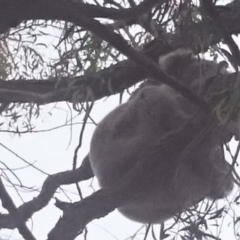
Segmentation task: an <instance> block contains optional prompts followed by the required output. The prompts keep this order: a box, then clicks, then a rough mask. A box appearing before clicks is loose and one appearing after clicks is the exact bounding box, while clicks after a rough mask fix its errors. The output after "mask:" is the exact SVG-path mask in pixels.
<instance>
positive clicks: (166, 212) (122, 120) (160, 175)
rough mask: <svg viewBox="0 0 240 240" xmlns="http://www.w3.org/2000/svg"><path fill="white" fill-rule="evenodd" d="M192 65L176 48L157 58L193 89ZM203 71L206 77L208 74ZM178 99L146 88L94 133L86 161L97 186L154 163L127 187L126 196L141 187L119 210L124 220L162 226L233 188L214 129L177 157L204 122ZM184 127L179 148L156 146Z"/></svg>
mask: <svg viewBox="0 0 240 240" xmlns="http://www.w3.org/2000/svg"><path fill="white" fill-rule="evenodd" d="M175 64H176V66H179V65H178V64H183V65H184V68H185V69H186V71H187V72H188V73H186V72H184V70H183V67H180V68H179V69H175V67H174V66H175ZM185 64H186V66H185ZM197 64H199V63H198V62H197V60H196V59H195V58H193V57H192V56H190V53H189V52H188V51H187V50H186V51H183V50H177V51H175V52H173V53H170V54H167V55H165V56H163V57H161V58H160V59H159V65H160V67H161V68H162V69H164V71H166V72H167V73H169V74H171V73H173V76H174V77H175V78H178V77H179V78H180V80H181V81H184V79H185V76H186V77H187V74H190V73H191V72H192V73H193V74H195V76H196V77H195V78H193V86H194V85H197V84H198V83H197V82H195V83H194V81H195V80H196V79H198V78H199V75H198V71H197V70H198V68H197ZM208 64H209V71H211V72H214V71H215V70H214V71H213V69H212V68H211V67H210V65H211V64H212V65H213V66H214V67H216V69H217V65H216V63H212V62H207V65H208ZM198 67H199V66H198ZM174 69H175V70H177V71H174ZM207 69H208V68H207ZM180 71H182V72H180ZM203 73H204V75H206V76H207V77H209V76H210V75H211V74H212V73H205V72H203ZM191 76H192V75H191ZM196 81H197V80H196ZM186 84H187V83H186ZM194 87H195V86H194ZM182 99H183V97H182V96H181V95H180V94H177V93H176V92H175V91H174V90H173V89H172V88H170V87H168V86H167V85H165V84H145V85H143V86H142V87H140V88H139V89H138V90H137V91H136V92H135V93H134V94H133V96H132V97H131V98H130V99H129V100H128V101H127V102H126V103H124V104H122V105H120V106H118V107H117V108H116V109H114V110H113V111H112V112H110V113H109V114H108V115H107V116H106V117H105V118H103V120H102V121H101V122H100V123H99V124H98V126H97V127H96V129H95V132H94V134H93V136H92V140H91V145H90V152H89V161H90V163H91V167H92V169H93V173H94V175H95V176H96V177H97V179H98V181H99V185H100V187H101V188H109V187H114V184H117V182H118V181H119V180H121V178H122V177H123V176H124V175H125V174H126V173H127V172H128V171H130V170H134V166H135V165H136V164H137V163H138V162H139V161H154V162H156V164H155V165H153V167H152V169H146V171H145V172H144V174H142V176H141V178H139V179H138V181H137V182H134V183H129V193H131V191H133V187H134V186H136V185H138V186H140V187H141V188H140V189H141V191H138V192H134V197H133V198H129V200H127V201H126V202H125V203H124V204H123V205H122V206H120V207H119V208H118V210H119V211H120V212H121V213H122V214H123V215H124V216H126V217H127V218H129V219H132V220H134V221H137V222H142V223H161V222H163V221H165V220H167V219H169V218H171V217H173V216H174V215H176V214H179V213H181V212H183V211H184V210H186V209H187V208H189V207H191V206H193V205H194V204H196V203H198V202H199V201H201V200H202V199H204V198H210V199H217V198H223V197H225V196H227V195H228V194H229V193H230V191H231V190H232V188H233V176H232V174H231V171H230V165H229V164H228V163H227V162H226V160H225V158H224V152H223V147H222V142H221V141H220V138H219V136H218V134H217V131H216V130H215V129H213V130H211V131H210V133H208V134H207V135H205V136H204V138H203V139H201V140H200V141H199V142H198V144H197V145H195V146H193V149H191V150H190V152H189V154H187V155H186V156H185V157H182V156H183V152H184V151H185V150H186V149H187V148H188V146H189V144H190V143H191V141H192V140H193V139H194V137H195V136H192V134H191V132H190V131H191V130H188V128H187V127H186V126H188V124H190V122H192V123H191V124H193V125H194V127H195V128H196V129H199V132H200V131H201V129H203V128H204V124H207V121H205V120H204V118H203V120H201V121H198V120H196V119H193V116H192V111H191V110H188V108H186V105H185V103H184V104H183V101H182ZM183 126H185V127H186V128H185V129H186V131H189V136H191V137H192V138H193V139H191V138H184V137H182V138H180V139H179V145H180V146H181V147H182V146H183V149H179V147H178V146H170V145H169V144H168V145H165V144H164V141H163V142H162V146H163V147H164V149H167V152H168V154H167V155H166V154H165V152H166V151H163V148H162V147H158V145H157V144H156V143H158V142H159V141H160V139H161V137H163V136H167V135H168V134H169V133H174V131H176V130H177V129H179V128H181V127H183ZM153 147H154V148H153ZM153 149H154V151H153ZM132 172H133V173H134V171H132Z"/></svg>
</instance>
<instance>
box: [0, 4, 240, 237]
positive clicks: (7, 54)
mask: <svg viewBox="0 0 240 240" xmlns="http://www.w3.org/2000/svg"><path fill="white" fill-rule="evenodd" d="M239 11H240V3H239V1H238V0H235V1H232V2H230V3H228V4H227V3H226V1H207V0H201V1H195V0H185V1H182V0H170V1H169V0H143V1H140V0H106V1H101V0H93V1H90V0H86V1H81V0H51V1H49V0H35V1H31V0H21V1H20V0H0V33H1V35H0V37H1V43H0V78H1V80H0V103H1V106H0V112H1V118H0V131H1V132H2V133H4V132H9V133H12V134H13V135H11V136H14V137H16V136H15V134H17V135H19V136H22V135H23V134H28V133H31V132H41V131H40V130H39V127H38V126H39V125H41V124H42V123H43V122H46V121H47V122H48V121H49V122H51V119H52V118H53V119H54V114H55V115H57V116H59V115H58V114H59V112H61V113H63V112H64V113H63V118H64V123H63V124H62V125H61V126H58V124H55V122H54V121H53V124H52V125H51V127H52V129H55V128H61V127H67V126H69V125H70V126H71V127H73V126H75V125H77V124H79V121H78V119H79V118H78V117H79V115H80V117H81V122H80V124H81V125H82V127H81V131H80V137H79V143H78V144H77V146H75V152H74V157H73V160H72V162H73V169H72V171H64V172H61V173H56V174H53V175H51V176H48V178H47V179H46V181H45V182H44V184H43V187H42V190H41V191H38V192H37V195H36V198H34V199H33V200H30V201H29V202H25V203H22V205H21V206H19V207H16V206H15V204H14V203H13V201H12V199H11V198H10V197H9V195H8V193H7V191H6V189H5V188H6V186H7V182H8V183H10V185H11V186H13V187H14V188H15V189H16V192H17V194H18V195H21V190H25V191H26V189H27V187H26V186H25V185H24V184H22V183H21V181H20V180H19V182H18V178H19V177H18V176H16V178H15V180H16V179H17V180H16V181H17V182H18V183H16V182H15V181H11V180H10V179H9V177H8V174H6V171H10V172H11V173H12V174H13V175H14V176H15V174H16V173H15V171H14V166H11V168H9V167H8V166H4V167H3V168H2V169H1V171H2V176H3V179H4V181H3V182H0V183H1V184H0V198H1V200H2V206H3V207H4V208H5V209H7V211H8V213H7V214H0V228H7V229H14V228H17V229H18V231H19V232H20V234H21V235H22V236H23V238H24V239H26V240H28V239H35V238H34V236H33V234H32V233H31V231H30V230H29V228H28V227H27V226H26V223H25V222H26V221H27V220H28V219H29V218H31V216H32V215H33V214H34V213H35V212H37V211H40V210H42V209H43V208H44V207H45V206H46V205H47V204H48V203H49V201H50V200H51V199H52V198H53V196H54V194H55V192H56V190H57V189H59V190H60V191H61V192H63V193H65V191H64V189H63V188H62V187H61V185H63V184H72V183H76V182H79V181H82V180H85V179H89V178H90V177H92V173H90V172H89V171H87V170H86V169H88V168H87V167H86V166H85V165H84V164H83V165H82V167H79V168H77V165H78V163H77V156H78V152H79V149H80V148H81V146H82V142H84V138H83V133H84V131H85V128H86V125H88V124H96V122H95V119H94V118H92V111H94V109H95V108H97V106H98V102H97V100H99V99H103V98H104V97H110V96H112V95H115V94H119V98H120V102H121V101H122V98H123V97H125V96H126V94H125V93H126V92H127V94H128V93H129V94H131V92H132V91H133V88H134V86H136V85H137V84H138V83H140V82H142V81H143V80H145V79H149V78H150V79H152V78H155V79H156V78H157V79H161V81H162V82H163V83H166V84H168V85H169V86H171V87H173V88H174V89H175V90H176V91H177V92H179V93H180V94H182V95H183V96H184V97H185V98H187V99H188V100H190V101H191V102H192V103H193V104H195V105H196V106H197V107H198V108H200V109H201V110H203V111H205V110H206V109H205V107H204V105H203V104H202V101H201V100H199V98H198V97H197V96H195V95H194V94H192V93H191V92H190V91H188V88H187V87H186V86H185V87H183V86H182V85H181V84H179V83H178V82H177V81H176V79H172V78H168V77H167V76H166V75H165V74H164V73H161V71H160V70H159V69H158V67H157V65H156V62H157V59H158V57H159V56H160V55H162V54H165V53H168V52H170V51H171V50H174V49H177V48H189V49H191V50H192V51H193V52H194V53H195V54H196V55H197V54H200V55H201V54H204V53H207V55H208V56H210V58H211V59H214V60H215V61H219V60H225V61H227V62H228V63H229V65H230V66H231V67H232V70H233V72H235V71H236V70H237V69H238V66H239V63H240V54H239V48H238V44H237V43H238V40H236V39H235V36H237V34H239V33H240V26H239V24H238V23H239V21H240V16H239ZM235 40H236V41H235ZM229 79H230V80H229ZM236 79H237V78H236V77H235V75H234V74H229V77H228V80H229V81H228V82H227V83H229V82H230V83H231V84H232V83H234V86H235V88H234V89H232V88H231V89H230V85H231V84H230V83H229V84H226V87H224V88H222V89H220V90H221V94H219V95H218V96H217V97H216V100H215V102H216V104H215V108H214V111H215V114H216V117H217V118H218V119H219V121H220V122H221V123H222V124H223V123H224V124H225V123H226V122H228V121H230V120H232V119H231V118H233V117H234V120H236V116H238V111H239V107H238V99H239V81H238V80H236ZM231 86H232V85H231ZM218 93H219V91H218ZM219 96H221V99H219ZM76 119H77V120H76ZM78 127H79V125H78ZM46 131H47V130H46ZM8 150H9V149H8ZM55 151H57V150H55ZM226 151H228V154H229V155H230V161H231V163H232V166H233V172H234V176H235V178H236V181H237V182H239V177H238V174H237V171H236V169H235V167H236V161H237V156H238V152H239V146H238V147H237V150H236V151H235V153H232V152H233V151H232V149H230V147H229V145H228V144H227V145H226ZM3 164H5V163H3ZM25 164H27V166H32V164H31V163H28V162H25ZM5 167H6V169H7V170H6V169H5ZM39 171H40V170H39ZM3 183H4V184H3ZM76 186H77V187H76V189H77V191H76V189H75V188H74V191H75V193H77V194H78V195H80V196H82V195H81V191H80V188H79V186H78V185H77V184H76ZM28 190H29V189H28ZM30 190H31V191H33V192H34V191H37V190H36V189H34V188H32V189H30ZM106 196H107V197H106ZM118 196H119V195H117V192H116V190H115V191H113V190H109V191H107V192H104V191H98V192H96V193H95V194H93V195H92V196H90V197H88V198H85V199H84V200H82V202H81V203H80V205H78V204H79V203H78V204H76V205H77V206H78V207H79V208H77V210H76V209H74V208H72V205H71V206H70V207H69V205H68V204H67V203H63V202H60V201H57V203H56V205H57V207H58V208H60V209H61V210H63V212H64V213H66V212H67V214H65V215H67V217H69V216H70V219H71V221H75V222H77V223H78V224H75V225H74V226H72V225H71V224H68V225H67V224H65V225H64V224H63V222H61V221H59V222H58V223H57V224H56V226H55V227H53V229H52V231H51V233H50V234H49V237H48V239H60V240H61V239H74V238H75V237H76V236H77V235H78V234H79V232H81V231H85V233H86V228H85V226H86V224H87V223H89V222H90V221H91V220H93V219H95V218H99V217H102V216H105V215H106V214H108V213H109V212H111V211H113V210H114V209H115V208H117V207H118V206H119V205H118V204H120V200H119V199H120V198H119V199H118V198H117V197H118ZM106 198H107V199H108V200H107V201H105V200H106ZM239 198H240V195H239V191H237V190H236V191H235V192H234V194H233V195H231V196H230V198H229V199H228V200H226V201H222V202H220V203H216V202H215V201H213V202H210V201H203V202H201V203H200V204H198V205H197V206H193V207H192V208H191V209H189V210H188V211H186V212H185V213H183V214H181V215H180V216H177V217H176V218H175V219H173V220H171V221H170V222H169V223H166V224H161V226H160V232H159V237H156V236H155V230H156V228H155V227H150V226H149V227H147V231H145V228H144V234H145V238H147V235H148V231H149V229H150V230H152V238H154V239H157V238H159V239H211V238H212V239H220V237H221V235H220V232H221V229H222V228H223V227H224V226H225V225H227V224H231V226H232V228H233V229H234V231H233V232H234V234H235V238H236V239H238V238H239V233H238V229H239V226H240V225H239V224H240V223H239V222H240V221H239V219H240V216H239V212H237V211H236V208H237V206H238V205H239V203H240V202H239ZM118 201H119V202H118ZM81 204H83V205H84V204H85V205H84V206H85V208H84V210H83V207H82V206H83V205H81ZM93 206H94V207H93ZM72 209H73V210H72ZM92 209H93V210H92ZM91 210H92V211H91ZM75 211H76V212H77V213H78V214H77V215H76V214H75V215H74V214H73V212H75ZM79 212H80V213H84V214H85V215H84V214H83V215H84V216H83V217H82V218H81V219H80V217H79V216H81V215H80V214H79ZM65 215H64V217H65ZM72 218H74V220H72ZM63 219H64V218H63ZM60 220H61V219H60ZM222 223H223V225H222ZM62 224H63V225H62ZM61 228H62V230H61ZM212 229H214V230H212ZM142 231H143V230H142ZM213 231H216V232H217V233H216V234H215V233H213ZM219 236H220V237H219ZM134 237H137V236H136V235H134ZM149 238H150V237H149Z"/></svg>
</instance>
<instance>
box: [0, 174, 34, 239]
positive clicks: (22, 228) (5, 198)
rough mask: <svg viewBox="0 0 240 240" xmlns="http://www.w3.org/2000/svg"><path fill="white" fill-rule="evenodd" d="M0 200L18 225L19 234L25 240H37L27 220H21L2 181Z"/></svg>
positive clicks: (0, 183) (0, 184)
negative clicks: (27, 224)
mask: <svg viewBox="0 0 240 240" xmlns="http://www.w3.org/2000/svg"><path fill="white" fill-rule="evenodd" d="M0 198H1V201H2V205H3V207H4V208H6V209H7V210H8V212H9V214H10V218H11V220H12V221H13V222H14V224H16V227H17V229H18V231H19V233H20V234H21V235H22V236H23V238H24V239H25V240H36V239H35V237H34V236H33V234H32V233H31V231H30V230H29V229H28V227H27V226H26V223H25V221H26V219H23V218H21V215H20V214H19V212H18V210H17V208H16V206H15V204H14V202H13V200H12V199H11V197H10V196H9V194H8V192H7V191H6V189H5V187H4V185H3V182H2V180H1V179H0Z"/></svg>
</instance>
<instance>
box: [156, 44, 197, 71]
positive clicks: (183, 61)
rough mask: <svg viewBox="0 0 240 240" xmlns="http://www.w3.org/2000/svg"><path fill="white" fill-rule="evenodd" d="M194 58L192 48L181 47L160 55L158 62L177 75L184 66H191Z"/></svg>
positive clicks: (164, 68) (162, 67)
mask: <svg viewBox="0 0 240 240" xmlns="http://www.w3.org/2000/svg"><path fill="white" fill-rule="evenodd" d="M193 59H194V55H193V52H192V51H191V50H190V49H184V48H180V49H177V50H176V51H173V52H170V53H168V54H165V55H163V56H160V57H159V60H158V63H159V66H160V68H161V69H162V70H163V71H165V72H168V73H170V74H171V75H177V74H178V73H179V72H181V70H182V69H183V68H184V67H186V66H189V65H190V64H191V62H192V61H193Z"/></svg>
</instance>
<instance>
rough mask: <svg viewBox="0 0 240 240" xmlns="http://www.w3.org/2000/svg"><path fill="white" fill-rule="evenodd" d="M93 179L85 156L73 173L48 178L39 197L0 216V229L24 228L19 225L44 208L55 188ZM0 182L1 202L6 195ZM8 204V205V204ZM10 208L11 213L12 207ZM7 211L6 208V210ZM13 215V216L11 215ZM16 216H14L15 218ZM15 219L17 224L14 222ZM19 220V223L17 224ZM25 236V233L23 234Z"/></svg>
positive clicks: (57, 174) (61, 173) (62, 173)
mask: <svg viewBox="0 0 240 240" xmlns="http://www.w3.org/2000/svg"><path fill="white" fill-rule="evenodd" d="M91 177H93V172H92V170H91V166H90V163H89V161H88V156H86V157H85V158H84V160H83V163H82V165H81V167H79V168H78V169H76V170H73V171H66V172H60V173H56V174H54V175H51V176H49V177H48V178H47V179H46V180H45V182H44V184H43V186H42V190H41V192H40V193H39V195H38V196H37V197H36V198H34V199H33V200H32V201H29V202H26V203H24V204H23V205H21V206H20V207H18V208H16V207H15V208H14V212H10V209H9V213H10V214H0V228H9V229H13V228H16V227H17V228H19V227H21V228H23V227H24V226H22V225H19V224H22V223H21V222H25V221H27V220H28V219H29V218H30V217H31V216H32V215H33V214H34V213H35V212H37V211H39V210H41V209H42V208H43V207H45V206H46V205H47V204H48V202H49V201H50V200H51V198H52V197H53V195H54V193H55V191H56V190H57V188H58V187H59V186H61V185H64V184H72V183H76V182H80V181H84V180H87V179H89V178H91ZM1 184H2V183H1V182H0V197H1V199H2V201H3V200H4V198H6V197H7V196H6V195H5V194H6V193H5V192H4V191H3V190H4V189H3V186H2V185H1ZM6 199H7V200H6V201H7V202H6V204H5V205H6V207H7V206H8V205H7V203H8V202H9V201H8V200H9V199H8V198H6ZM9 204H10V203H9ZM12 204H13V203H12ZM10 207H11V211H13V210H12V208H13V206H10ZM7 209H8V208H7ZM13 213H14V215H12V214H13ZM15 215H16V216H15ZM16 219H17V222H16V221H15V220H16ZM18 219H19V221H20V220H21V222H18ZM20 233H21V232H20ZM24 234H25V233H24ZM28 239H29V240H30V239H31V238H30V237H29V238H26V240H28Z"/></svg>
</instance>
